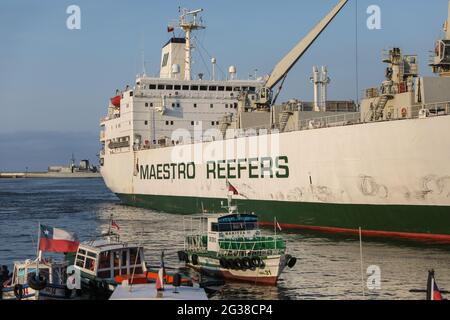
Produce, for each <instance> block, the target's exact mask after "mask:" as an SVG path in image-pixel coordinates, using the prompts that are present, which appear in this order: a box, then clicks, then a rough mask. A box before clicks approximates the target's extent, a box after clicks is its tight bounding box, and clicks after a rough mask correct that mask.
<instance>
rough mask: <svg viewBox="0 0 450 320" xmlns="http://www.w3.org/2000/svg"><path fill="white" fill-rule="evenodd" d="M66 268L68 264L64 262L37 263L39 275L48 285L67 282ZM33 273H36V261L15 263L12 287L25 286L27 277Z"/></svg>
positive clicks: (45, 261) (44, 261)
mask: <svg viewBox="0 0 450 320" xmlns="http://www.w3.org/2000/svg"><path fill="white" fill-rule="evenodd" d="M67 266H68V263H67V262H65V261H64V262H55V261H52V260H41V261H40V262H39V275H41V276H43V277H45V278H46V279H47V281H48V283H51V284H57V285H65V284H66V281H67ZM33 273H36V261H32V260H26V261H25V262H15V263H14V271H13V277H12V285H16V284H21V285H26V284H27V283H28V277H29V276H30V275H31V274H33Z"/></svg>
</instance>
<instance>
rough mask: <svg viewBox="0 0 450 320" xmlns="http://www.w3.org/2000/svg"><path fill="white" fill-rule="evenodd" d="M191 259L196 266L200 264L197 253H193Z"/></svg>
mask: <svg viewBox="0 0 450 320" xmlns="http://www.w3.org/2000/svg"><path fill="white" fill-rule="evenodd" d="M191 259H192V264H193V265H194V266H196V265H198V256H197V255H196V254H193V255H192V257H191Z"/></svg>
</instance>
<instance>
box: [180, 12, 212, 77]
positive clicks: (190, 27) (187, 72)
mask: <svg viewBox="0 0 450 320" xmlns="http://www.w3.org/2000/svg"><path fill="white" fill-rule="evenodd" d="M200 12H203V9H197V10H192V11H189V10H188V9H181V16H180V25H179V27H180V28H181V29H182V30H183V31H184V33H185V34H186V48H185V51H186V52H185V62H184V63H185V67H184V80H187V81H189V80H191V62H192V55H191V51H192V49H193V45H192V38H191V33H192V31H195V30H202V29H205V28H206V27H205V26H204V25H203V22H202V21H201V18H200V19H198V14H199V13H200Z"/></svg>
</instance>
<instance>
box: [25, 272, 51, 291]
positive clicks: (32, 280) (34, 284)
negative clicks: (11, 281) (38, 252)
mask: <svg viewBox="0 0 450 320" xmlns="http://www.w3.org/2000/svg"><path fill="white" fill-rule="evenodd" d="M28 285H29V286H30V288H31V289H33V290H36V291H41V290H44V289H45V288H46V287H47V279H46V278H45V277H44V276H42V275H39V276H37V275H36V273H32V274H30V276H29V277H28Z"/></svg>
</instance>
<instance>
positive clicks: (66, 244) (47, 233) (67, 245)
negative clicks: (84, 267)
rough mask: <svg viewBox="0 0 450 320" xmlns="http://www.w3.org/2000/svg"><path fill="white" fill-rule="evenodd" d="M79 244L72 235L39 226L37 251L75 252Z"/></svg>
mask: <svg viewBox="0 0 450 320" xmlns="http://www.w3.org/2000/svg"><path fill="white" fill-rule="evenodd" d="M79 244H80V242H79V241H78V240H77V239H76V236H75V235H74V234H73V233H70V232H67V231H65V230H63V229H58V228H53V227H49V226H44V225H40V237H39V250H40V251H44V252H77V250H78V245H79Z"/></svg>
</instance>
